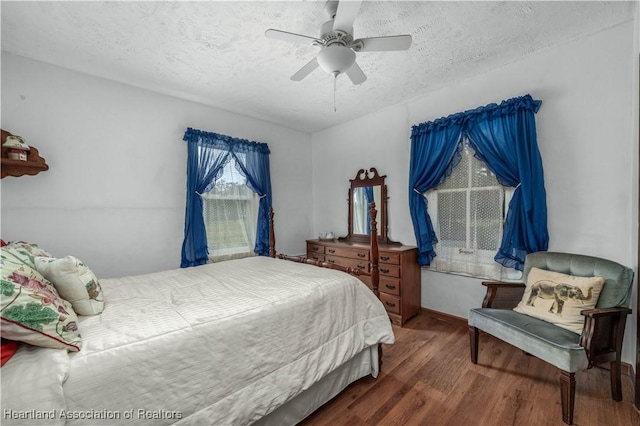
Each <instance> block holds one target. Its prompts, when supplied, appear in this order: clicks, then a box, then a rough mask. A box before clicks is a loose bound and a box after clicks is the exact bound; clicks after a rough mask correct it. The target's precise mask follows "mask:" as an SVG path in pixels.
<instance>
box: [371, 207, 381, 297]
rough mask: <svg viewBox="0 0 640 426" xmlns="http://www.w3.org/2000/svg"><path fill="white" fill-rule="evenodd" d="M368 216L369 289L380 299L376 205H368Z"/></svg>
mask: <svg viewBox="0 0 640 426" xmlns="http://www.w3.org/2000/svg"><path fill="white" fill-rule="evenodd" d="M369 207H370V209H369V216H371V287H372V290H373V294H375V295H376V297H377V298H378V299H379V298H380V270H379V269H378V222H376V217H377V216H378V211H377V210H376V203H375V202H371V203H370V204H369Z"/></svg>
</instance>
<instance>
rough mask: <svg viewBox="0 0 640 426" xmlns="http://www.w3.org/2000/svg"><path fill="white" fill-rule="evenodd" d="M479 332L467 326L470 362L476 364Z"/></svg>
mask: <svg viewBox="0 0 640 426" xmlns="http://www.w3.org/2000/svg"><path fill="white" fill-rule="evenodd" d="M479 339H480V331H479V330H478V329H477V328H476V327H472V326H469V346H470V348H471V362H472V363H474V364H477V363H478V340H479Z"/></svg>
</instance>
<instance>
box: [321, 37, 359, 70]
mask: <svg viewBox="0 0 640 426" xmlns="http://www.w3.org/2000/svg"><path fill="white" fill-rule="evenodd" d="M355 62H356V52H354V51H353V50H351V49H350V48H348V47H346V46H342V45H340V44H331V45H329V46H327V47H325V48H324V49H322V50H321V51H320V52H319V53H318V65H320V68H322V69H323V70H324V71H325V72H327V73H329V74H334V75H335V73H338V74H342V73H343V72H346V71H347V70H348V69H349V68H351V66H352V65H353V64H354V63H355Z"/></svg>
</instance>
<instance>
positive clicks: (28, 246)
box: [3, 241, 53, 268]
mask: <svg viewBox="0 0 640 426" xmlns="http://www.w3.org/2000/svg"><path fill="white" fill-rule="evenodd" d="M3 247H4V248H6V249H13V250H12V251H13V253H15V254H17V255H19V257H20V259H21V260H22V261H24V262H25V263H26V264H28V265H29V266H30V267H32V268H35V267H36V262H35V259H36V257H53V256H52V255H51V253H49V252H48V251H46V250H44V249H42V248H40V247H38V245H37V244H33V243H27V242H25V241H9V243H8V244H6V245H5V246H3Z"/></svg>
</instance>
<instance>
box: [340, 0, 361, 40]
mask: <svg viewBox="0 0 640 426" xmlns="http://www.w3.org/2000/svg"><path fill="white" fill-rule="evenodd" d="M361 3H362V0H356V1H353V0H340V1H339V2H338V10H337V11H336V17H335V18H334V20H333V31H336V30H342V31H344V32H347V33H349V34H351V32H352V31H351V30H352V28H353V21H355V20H356V15H357V14H358V10H360V4H361Z"/></svg>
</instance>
